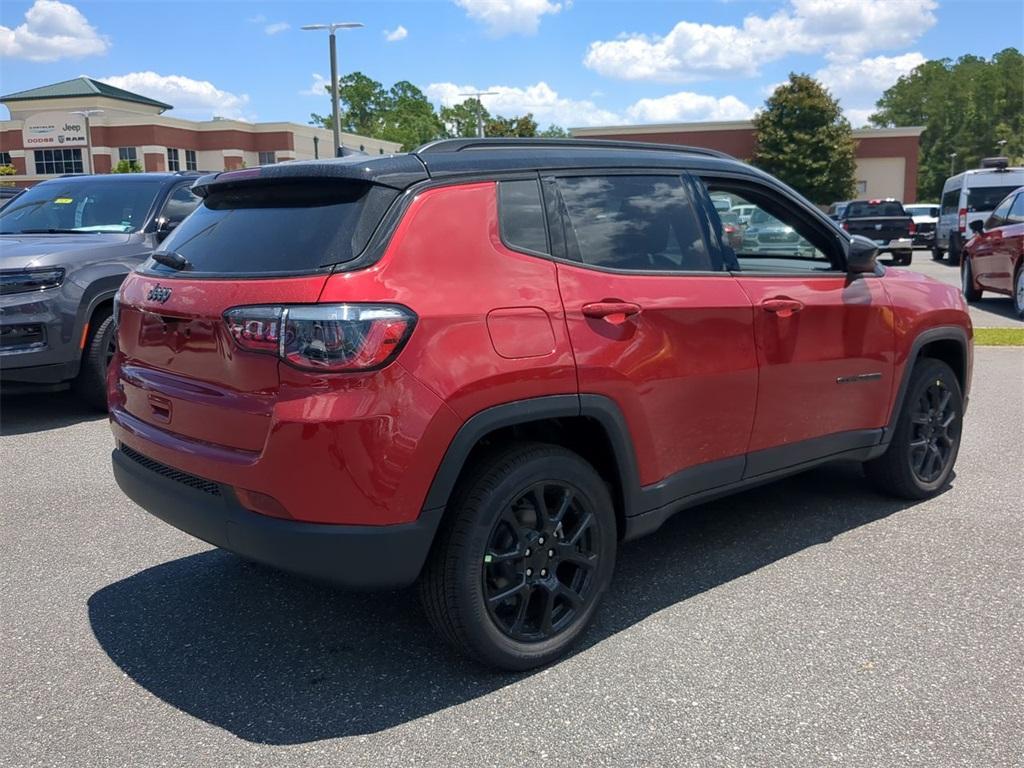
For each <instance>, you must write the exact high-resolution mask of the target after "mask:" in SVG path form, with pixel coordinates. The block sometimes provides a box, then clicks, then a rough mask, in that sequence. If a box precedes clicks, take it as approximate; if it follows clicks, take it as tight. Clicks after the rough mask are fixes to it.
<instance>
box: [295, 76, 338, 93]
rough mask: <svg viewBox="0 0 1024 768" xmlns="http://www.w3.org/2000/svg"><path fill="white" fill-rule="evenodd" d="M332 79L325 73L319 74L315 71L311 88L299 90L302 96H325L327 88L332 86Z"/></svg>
mask: <svg viewBox="0 0 1024 768" xmlns="http://www.w3.org/2000/svg"><path fill="white" fill-rule="evenodd" d="M330 85H331V81H330V80H328V79H327V78H326V77H324V76H323V75H319V74H317V73H316V72H314V73H313V82H312V83H310V84H309V88H306V89H305V90H302V91H299V95H300V96H325V95H326V94H327V89H328V88H329V87H330Z"/></svg>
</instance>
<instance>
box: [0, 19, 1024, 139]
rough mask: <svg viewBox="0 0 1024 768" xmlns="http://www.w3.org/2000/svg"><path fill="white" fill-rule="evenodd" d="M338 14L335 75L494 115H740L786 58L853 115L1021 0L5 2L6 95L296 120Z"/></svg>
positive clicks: (998, 36)
mask: <svg viewBox="0 0 1024 768" xmlns="http://www.w3.org/2000/svg"><path fill="white" fill-rule="evenodd" d="M339 21H358V22H362V23H363V24H365V27H364V28H362V29H356V30H351V31H342V32H339V33H338V48H339V71H340V72H342V73H345V72H350V71H352V70H356V69H358V70H360V71H362V72H364V73H366V74H367V75H369V76H370V77H372V78H374V79H376V80H379V81H380V82H382V83H383V84H384V85H385V87H389V86H390V85H391V84H392V83H394V82H396V81H399V80H409V81H411V82H412V83H413V84H415V85H417V86H418V87H420V88H421V89H423V91H424V92H425V93H426V94H427V95H428V97H429V98H430V99H431V100H432V101H434V103H436V104H452V103H457V102H459V101H462V100H463V98H464V97H463V96H462V94H465V93H467V92H470V91H475V90H486V91H495V92H497V93H496V94H495V95H492V96H485V97H483V102H484V105H485V106H486V107H487V109H488V110H489V111H490V112H491V113H492V114H501V115H504V116H513V115H519V114H524V113H526V112H532V113H533V115H534V117H535V119H536V120H537V122H538V123H539V124H540V125H541V126H542V127H545V126H547V125H549V124H552V123H554V124H557V125H561V126H563V127H579V126H593V125H620V124H634V123H665V122H692V121H707V120H742V119H746V118H749V117H751V116H752V115H753V113H754V111H755V110H757V109H759V108H760V107H761V106H762V105H763V103H764V101H765V99H766V98H767V96H768V95H769V94H770V93H771V91H772V89H773V88H774V86H776V85H777V84H779V83H780V82H782V81H784V80H785V79H786V78H787V76H788V74H789V73H790V72H804V73H809V74H811V75H814V76H815V77H817V78H818V79H819V80H821V81H822V82H823V83H824V84H825V85H826V86H828V87H829V89H830V90H831V91H832V93H833V94H834V95H835V96H836V97H838V98H839V100H840V103H841V104H842V106H843V108H844V110H845V112H846V115H847V117H848V118H849V119H850V121H851V122H852V123H853V124H854V125H855V126H859V125H863V124H864V123H865V122H866V121H867V117H868V115H870V114H871V112H872V111H873V110H872V107H873V106H874V103H875V101H876V100H877V99H878V97H879V96H880V95H881V93H882V92H883V91H884V90H885V89H886V88H887V87H889V86H890V85H892V84H893V83H894V82H896V80H897V79H898V78H899V76H900V75H902V74H905V73H907V72H909V71H910V70H912V69H913V68H914V67H915V66H916V65H917V64H919V63H921V62H922V61H925V60H928V59H936V58H946V57H948V58H954V59H955V58H957V57H959V56H962V55H964V54H968V53H970V54H975V55H979V56H986V57H988V56H991V55H992V54H993V53H995V52H997V51H999V50H1002V49H1004V48H1007V47H1010V46H1014V47H1017V48H1021V49H1024V3H1022V2H1020V0H759V1H756V2H747V1H743V0H676V1H674V2H672V1H670V0H663V1H662V2H644V1H642V0H640V1H633V2H630V1H629V0H620V1H619V2H615V1H613V0H573V1H572V2H570V1H568V0H561V1H560V2H559V1H557V0H419V1H417V2H408V1H406V2H389V1H387V0H377V1H376V2H306V1H305V0H291V1H287V0H286V1H279V2H231V1H224V0H221V1H218V0H202V1H196V0H176V2H160V1H158V0H136V1H135V2H129V1H128V0H101V1H99V2H92V1H89V0H78V1H76V0H69V1H68V2H63V1H59V0H29V1H28V2H18V0H4V2H3V3H2V5H0V93H3V94H6V93H11V92H15V91H20V90H24V89H28V88H34V87H36V86H40V85H46V84H49V83H54V82H58V81H61V80H67V79H70V78H73V77H77V76H79V75H88V76H89V77H93V78H96V79H97V80H102V81H104V82H108V83H111V84H113V85H116V86H119V87H121V88H125V89H127V90H130V91H134V92H136V93H141V94H143V95H146V96H151V97H153V98H156V99H159V100H161V101H164V102H167V103H169V104H172V105H174V107H175V108H174V110H173V111H171V112H170V113H169V114H171V115H175V116H178V117H183V118H188V119H209V118H211V117H212V116H214V115H218V116H222V117H231V118H237V119H243V120H248V121H260V122H264V121H292V122H300V123H305V122H307V121H308V120H309V114H310V112H319V113H322V114H326V113H329V111H330V99H329V97H328V95H327V93H326V91H325V90H324V85H325V84H326V83H327V82H328V81H329V72H330V65H329V56H328V40H327V34H326V32H307V31H302V30H300V29H299V27H301V26H302V25H303V24H310V23H322V22H339ZM0 117H3V118H6V117H7V115H6V110H3V109H2V108H0Z"/></svg>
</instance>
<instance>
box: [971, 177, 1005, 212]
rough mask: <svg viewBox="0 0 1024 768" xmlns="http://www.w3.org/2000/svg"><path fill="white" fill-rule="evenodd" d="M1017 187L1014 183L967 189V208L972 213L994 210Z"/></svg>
mask: <svg viewBox="0 0 1024 768" xmlns="http://www.w3.org/2000/svg"><path fill="white" fill-rule="evenodd" d="M1015 189H1017V185H1016V184H1013V185H1011V186H1009V187H974V188H973V189H969V190H968V191H967V210H968V211H970V212H971V213H974V212H976V211H994V210H995V209H996V206H997V205H999V204H1000V203H1001V202H1003V198H1004V197H1006V196H1007V195H1009V194H1010V193H1011V192H1013V191H1014V190H1015Z"/></svg>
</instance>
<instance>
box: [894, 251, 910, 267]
mask: <svg viewBox="0 0 1024 768" xmlns="http://www.w3.org/2000/svg"><path fill="white" fill-rule="evenodd" d="M892 257H893V261H895V262H896V263H897V264H898V265H899V266H901V267H909V266H910V262H911V261H912V260H913V258H914V252H913V251H900V252H899V253H894V254H893V256H892Z"/></svg>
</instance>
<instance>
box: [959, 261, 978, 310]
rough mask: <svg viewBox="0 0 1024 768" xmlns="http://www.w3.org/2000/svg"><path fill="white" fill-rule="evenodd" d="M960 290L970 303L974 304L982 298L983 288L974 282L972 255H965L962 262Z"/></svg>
mask: <svg viewBox="0 0 1024 768" xmlns="http://www.w3.org/2000/svg"><path fill="white" fill-rule="evenodd" d="M960 290H961V291H962V292H963V294H964V298H965V299H966V300H967V301H968V303H971V304H973V303H974V302H976V301H977V300H978V299H980V298H981V289H980V288H978V287H977V286H976V285H975V283H974V270H973V269H971V257H970V256H965V257H964V258H963V260H962V261H961V262H960Z"/></svg>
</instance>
